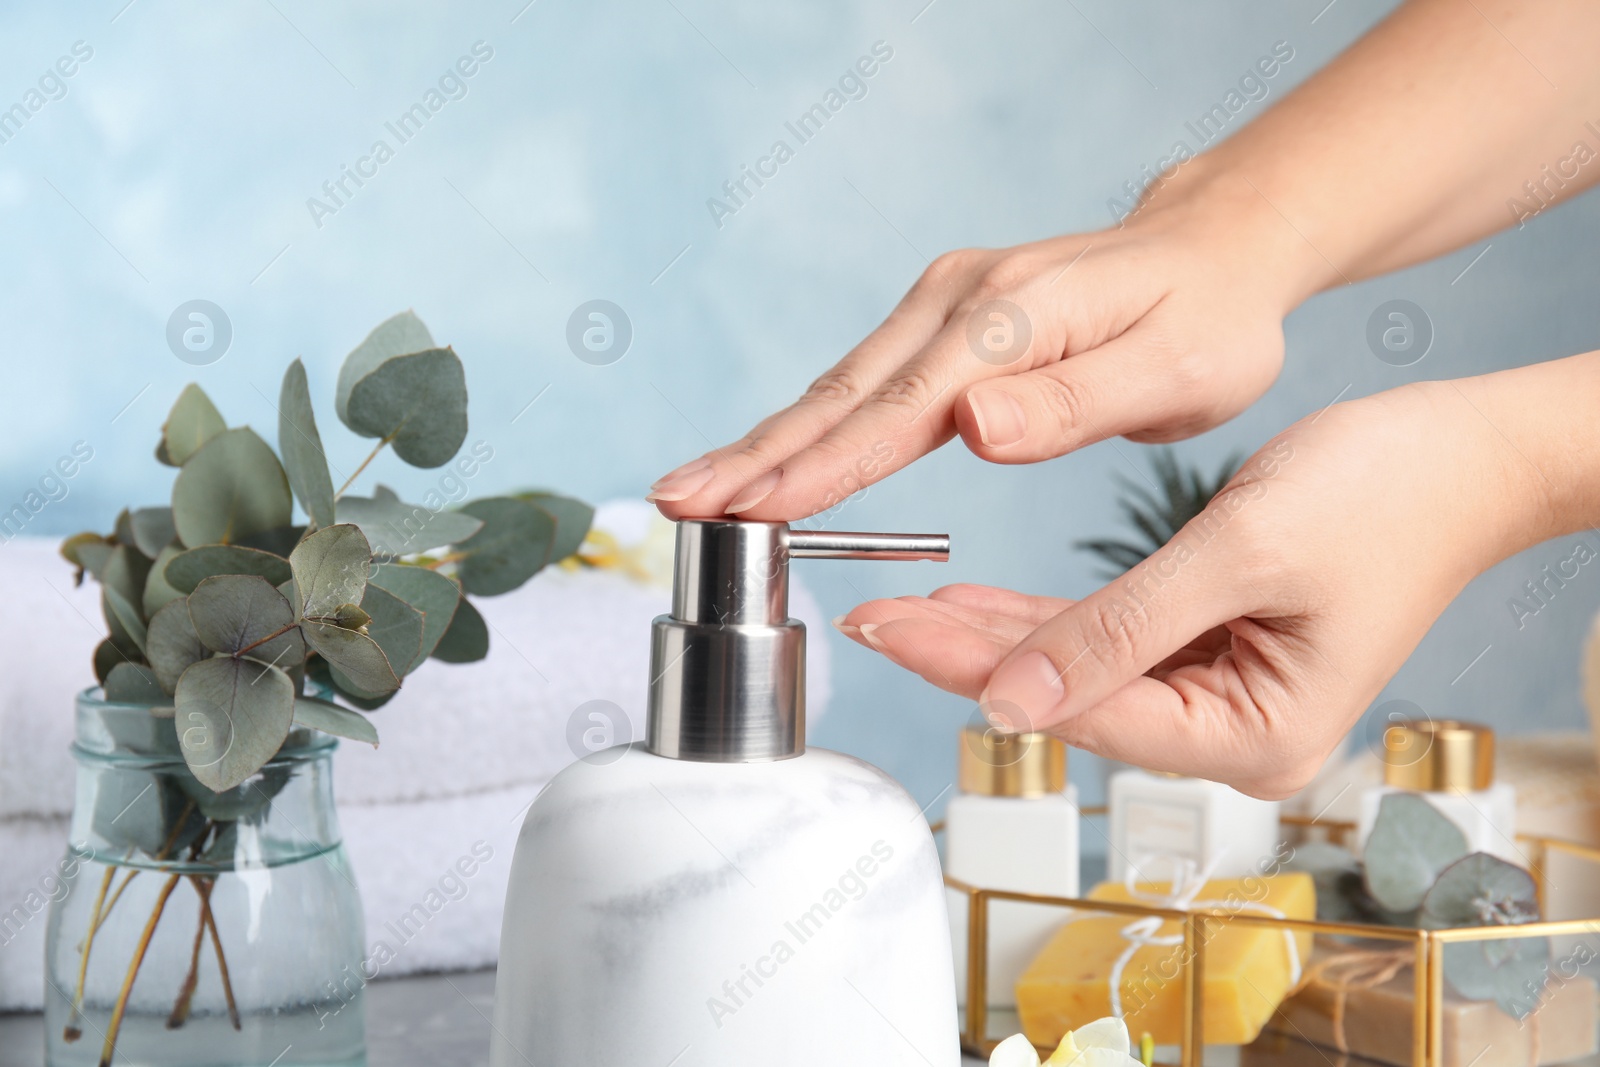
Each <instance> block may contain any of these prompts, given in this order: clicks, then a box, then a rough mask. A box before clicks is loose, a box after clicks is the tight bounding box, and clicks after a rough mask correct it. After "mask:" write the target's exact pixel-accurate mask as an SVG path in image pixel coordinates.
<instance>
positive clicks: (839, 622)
mask: <svg viewBox="0 0 1600 1067" xmlns="http://www.w3.org/2000/svg"><path fill="white" fill-rule="evenodd" d="M833 628H834V629H835V630H838V631H839V632H840V633H842V634H844V635H845V636H846V637H856V636H859V635H860V633H861V627H859V626H852V625H850V624H849V623H847V622H845V621H844V616H843V615H840V616H838V617H836V618H835V619H834V620H833Z"/></svg>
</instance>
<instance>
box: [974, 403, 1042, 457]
mask: <svg viewBox="0 0 1600 1067" xmlns="http://www.w3.org/2000/svg"><path fill="white" fill-rule="evenodd" d="M967 402H968V403H969V404H971V405H972V418H973V421H975V422H976V423H977V424H978V440H980V441H982V442H983V443H984V444H986V445H988V446H989V447H990V448H1004V447H1005V446H1006V445H1014V444H1016V443H1017V442H1018V441H1020V440H1022V439H1023V437H1024V436H1026V435H1027V432H1028V414H1027V412H1025V411H1023V410H1022V405H1021V404H1019V403H1018V402H1017V398H1016V397H1014V396H1012V395H1011V394H1010V393H1008V392H1006V391H1005V390H1004V389H974V390H973V391H972V392H970V393H968V394H967Z"/></svg>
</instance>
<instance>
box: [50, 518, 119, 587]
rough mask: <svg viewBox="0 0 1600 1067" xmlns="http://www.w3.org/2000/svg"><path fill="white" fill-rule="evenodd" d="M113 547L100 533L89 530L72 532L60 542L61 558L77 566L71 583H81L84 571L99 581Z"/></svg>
mask: <svg viewBox="0 0 1600 1067" xmlns="http://www.w3.org/2000/svg"><path fill="white" fill-rule="evenodd" d="M115 547H116V545H114V544H112V543H111V542H110V541H109V540H107V539H106V538H105V537H104V536H102V535H101V534H97V533H93V532H90V531H85V532H84V533H79V534H73V535H72V536H71V537H69V538H67V539H66V540H65V541H63V542H61V556H62V558H63V559H65V560H66V561H67V562H68V563H70V564H72V565H73V566H74V567H76V568H78V573H77V574H76V575H74V576H73V584H75V585H82V584H83V576H84V573H85V572H87V573H89V574H90V575H92V576H93V577H94V579H95V581H100V579H101V576H102V575H103V574H104V573H105V567H106V563H107V562H108V561H109V560H110V559H111V551H112V549H114V548H115Z"/></svg>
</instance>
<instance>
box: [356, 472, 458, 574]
mask: <svg viewBox="0 0 1600 1067" xmlns="http://www.w3.org/2000/svg"><path fill="white" fill-rule="evenodd" d="M379 488H380V489H381V488H382V487H381V486H380V487H379ZM338 514H339V521H340V522H351V523H355V524H356V525H357V526H359V527H361V532H362V533H364V534H366V535H367V540H368V541H369V542H371V544H372V551H373V552H374V553H375V554H377V555H380V556H387V557H399V556H411V555H415V554H416V553H418V552H426V551H428V549H430V548H438V547H439V546H440V545H448V544H453V543H455V542H457V541H464V540H466V539H467V538H469V537H471V536H472V535H473V534H475V533H477V532H478V530H479V529H480V528H482V526H483V523H482V522H480V521H479V520H477V519H475V518H473V517H472V516H470V515H463V514H462V513H461V512H459V511H434V510H433V509H432V508H429V507H425V506H424V505H422V504H405V503H402V502H401V501H400V500H399V499H398V498H396V497H394V496H393V495H392V494H390V495H389V496H377V495H373V496H370V497H361V496H349V495H346V496H342V497H340V498H339V504H338Z"/></svg>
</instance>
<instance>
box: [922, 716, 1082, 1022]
mask: <svg viewBox="0 0 1600 1067" xmlns="http://www.w3.org/2000/svg"><path fill="white" fill-rule="evenodd" d="M959 761H960V762H959V764H958V771H957V778H956V787H957V789H958V790H959V791H958V792H957V793H956V795H955V796H953V797H951V798H950V803H949V805H948V807H946V809H945V817H944V819H945V841H944V850H945V862H944V869H945V873H946V874H948V875H950V876H951V877H952V878H957V879H959V880H961V881H963V882H966V883H967V884H969V885H972V886H976V887H978V888H980V889H1009V890H1011V891H1013V892H1017V893H1038V894H1041V895H1044V896H1056V897H1075V896H1077V895H1078V794H1077V790H1075V789H1074V788H1073V787H1072V786H1071V785H1070V784H1068V782H1067V750H1066V746H1065V745H1063V744H1062V743H1061V742H1060V741H1058V740H1056V739H1055V738H1053V737H1050V736H1048V735H1046V734H1037V733H1030V734H1003V733H1000V732H999V731H997V730H994V729H992V728H991V729H986V728H984V727H981V726H969V727H967V728H966V729H965V730H963V731H962V732H961V745H960V756H959ZM1068 918H1070V915H1069V913H1068V912H1067V911H1065V910H1064V909H1062V908H1053V907H1048V906H1045V905H1039V904H1025V903H1022V902H1021V901H1012V900H994V901H990V902H989V925H988V947H989V952H988V965H987V967H986V972H987V981H986V992H987V994H988V996H987V1000H988V1004H989V1007H991V1008H1000V1009H1005V1008H1014V1007H1015V1006H1016V1003H1017V996H1016V984H1017V979H1018V978H1019V977H1021V976H1022V972H1023V971H1025V970H1027V967H1028V964H1029V963H1031V962H1033V957H1034V956H1036V955H1038V953H1039V950H1040V949H1042V948H1043V947H1044V946H1045V943H1046V942H1048V941H1049V940H1050V935H1051V934H1053V933H1054V932H1055V931H1056V929H1057V928H1058V927H1060V925H1061V924H1062V923H1064V922H1066V921H1067V919H1068ZM950 933H951V943H952V944H953V945H954V947H955V963H956V983H957V985H956V995H957V998H958V1002H959V1003H961V1004H963V1005H965V1004H966V997H967V966H966V964H967V953H968V951H969V942H968V925H967V898H966V896H965V894H961V893H955V892H952V894H951V899H950Z"/></svg>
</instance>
